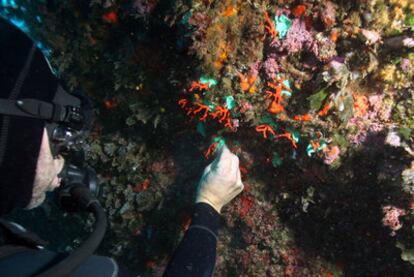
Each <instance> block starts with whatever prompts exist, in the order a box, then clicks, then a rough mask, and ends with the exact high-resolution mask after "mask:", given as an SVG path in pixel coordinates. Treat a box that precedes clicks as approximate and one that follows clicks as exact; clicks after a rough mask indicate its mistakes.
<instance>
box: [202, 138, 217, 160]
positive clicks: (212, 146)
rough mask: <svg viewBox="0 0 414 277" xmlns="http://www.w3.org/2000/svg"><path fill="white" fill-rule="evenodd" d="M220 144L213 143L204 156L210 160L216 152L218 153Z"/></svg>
mask: <svg viewBox="0 0 414 277" xmlns="http://www.w3.org/2000/svg"><path fill="white" fill-rule="evenodd" d="M217 145H218V142H214V143H212V144H211V145H210V146H209V147H208V148H207V151H206V153H205V154H204V157H205V158H206V159H207V160H208V159H209V158H210V157H211V156H212V155H214V152H216V149H217Z"/></svg>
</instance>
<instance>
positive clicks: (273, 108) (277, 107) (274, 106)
mask: <svg viewBox="0 0 414 277" xmlns="http://www.w3.org/2000/svg"><path fill="white" fill-rule="evenodd" d="M284 111H285V108H284V107H283V106H282V105H281V104H279V103H278V102H277V101H272V103H270V106H269V112H270V113H273V114H278V113H281V112H284Z"/></svg>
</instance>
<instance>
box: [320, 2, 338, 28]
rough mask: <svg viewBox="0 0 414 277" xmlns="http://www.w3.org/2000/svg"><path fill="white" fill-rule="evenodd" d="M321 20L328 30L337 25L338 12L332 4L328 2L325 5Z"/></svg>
mask: <svg viewBox="0 0 414 277" xmlns="http://www.w3.org/2000/svg"><path fill="white" fill-rule="evenodd" d="M321 18H322V22H323V23H324V24H325V27H326V28H330V27H332V26H333V25H334V24H335V22H336V10H335V6H334V4H332V2H330V1H328V2H326V3H325V5H324V7H323V10H322V11H321Z"/></svg>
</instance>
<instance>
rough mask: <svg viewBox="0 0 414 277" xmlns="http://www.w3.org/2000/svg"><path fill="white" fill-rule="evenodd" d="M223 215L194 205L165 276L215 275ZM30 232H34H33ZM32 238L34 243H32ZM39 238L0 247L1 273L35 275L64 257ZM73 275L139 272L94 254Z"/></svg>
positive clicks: (208, 207) (207, 207) (202, 276)
mask: <svg viewBox="0 0 414 277" xmlns="http://www.w3.org/2000/svg"><path fill="white" fill-rule="evenodd" d="M219 221H220V215H219V214H218V213H217V212H216V211H215V210H214V209H213V208H212V207H211V206H210V205H208V204H204V203H200V204H196V205H195V207H194V212H193V218H192V222H191V225H190V227H189V228H188V230H187V232H186V233H185V235H184V237H183V239H182V241H181V242H180V244H179V246H178V248H177V249H176V250H175V252H174V254H173V255H172V258H171V260H170V262H169V264H168V266H167V268H166V270H165V273H164V276H166V277H170V276H179V277H186V276H192V277H197V276H201V277H207V276H212V274H213V271H214V265H215V260H216V246H217V230H218V226H219ZM29 234H30V233H29ZM30 241H32V247H29V245H30ZM35 242H36V238H33V237H27V238H25V241H24V244H23V246H21V245H19V243H18V242H17V241H16V243H15V244H13V245H10V244H8V245H4V246H1V247H0V276H2V277H8V276H13V277H18V276H33V275H35V274H37V273H40V272H42V271H44V270H45V269H47V268H48V267H50V266H52V265H53V264H55V263H57V262H58V261H60V260H62V259H63V258H65V257H66V254H57V253H54V252H51V251H48V250H44V249H36V248H35V245H34V244H35ZM71 276H76V277H79V276H87V277H92V276H99V277H105V276H120V277H121V276H122V277H124V276H128V277H129V276H136V275H133V274H131V273H129V272H128V271H127V270H125V269H124V268H123V267H120V266H119V265H118V264H117V263H116V262H115V261H114V260H113V259H110V258H108V257H100V256H92V257H90V258H89V259H88V260H87V261H86V262H85V263H83V264H82V265H81V266H80V267H79V268H78V269H77V270H76V271H75V272H74V273H73V274H72V275H71Z"/></svg>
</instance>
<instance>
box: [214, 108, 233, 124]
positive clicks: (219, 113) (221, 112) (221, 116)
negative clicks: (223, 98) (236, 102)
mask: <svg viewBox="0 0 414 277" xmlns="http://www.w3.org/2000/svg"><path fill="white" fill-rule="evenodd" d="M211 116H212V117H213V118H214V119H218V120H219V122H220V123H223V121H224V120H226V119H228V118H230V111H229V109H227V108H226V107H220V106H217V107H216V111H215V112H213V113H211Z"/></svg>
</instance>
